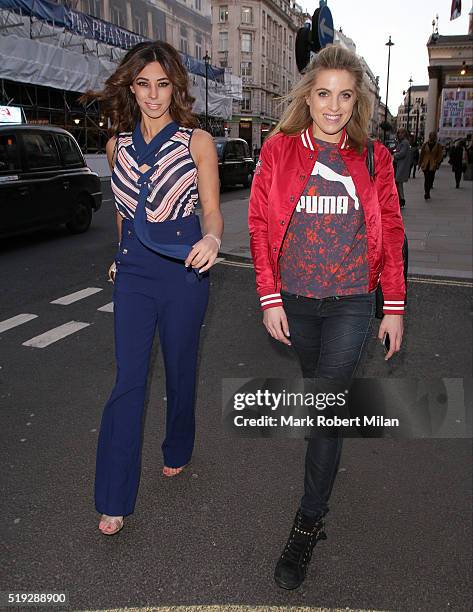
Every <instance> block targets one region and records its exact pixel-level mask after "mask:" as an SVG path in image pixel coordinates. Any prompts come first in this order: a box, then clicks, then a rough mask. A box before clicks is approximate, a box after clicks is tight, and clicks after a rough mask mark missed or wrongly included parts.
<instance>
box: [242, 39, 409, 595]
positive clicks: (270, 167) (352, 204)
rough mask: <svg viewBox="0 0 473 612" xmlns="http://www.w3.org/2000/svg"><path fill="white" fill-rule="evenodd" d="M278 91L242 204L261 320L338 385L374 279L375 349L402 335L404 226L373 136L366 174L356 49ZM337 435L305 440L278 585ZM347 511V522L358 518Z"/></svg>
mask: <svg viewBox="0 0 473 612" xmlns="http://www.w3.org/2000/svg"><path fill="white" fill-rule="evenodd" d="M287 98H288V100H289V101H290V103H289V105H288V107H287V109H286V110H285V112H284V114H283V116H282V118H281V121H280V122H279V123H278V125H277V126H276V128H275V130H274V132H273V134H272V135H271V136H270V137H269V138H268V139H266V140H265V142H264V145H263V147H262V149H261V155H260V159H259V161H258V166H257V170H256V172H255V176H254V179H253V185H252V189H251V196H250V202H249V217H248V220H249V230H250V246H251V254H252V257H253V262H254V266H255V272H256V286H257V292H258V295H259V297H260V303H261V308H262V310H263V324H264V326H265V327H266V330H267V331H268V333H269V334H270V335H271V336H272V337H273V338H275V339H276V340H278V341H280V342H282V343H283V344H286V345H292V347H293V348H294V351H295V353H296V355H297V357H298V359H299V362H300V366H301V370H302V375H303V377H304V378H325V379H332V380H336V381H337V382H339V383H342V384H343V385H349V384H350V381H351V379H352V377H353V375H354V373H355V371H356V367H357V365H358V362H359V359H360V357H361V355H362V352H363V347H364V346H365V342H366V339H367V338H368V337H369V331H370V326H371V322H372V318H373V314H374V310H375V301H376V300H375V294H376V288H377V286H378V283H379V282H380V283H381V286H382V289H383V292H384V297H385V302H384V318H383V320H382V322H381V325H380V327H379V331H378V338H380V340H381V339H382V338H384V336H385V335H386V334H387V335H388V336H389V338H390V345H391V348H390V349H389V352H388V353H387V355H386V356H385V359H390V358H391V357H392V355H393V354H394V352H395V351H398V350H399V349H400V346H401V341H402V332H403V317H402V315H403V313H404V300H405V282H404V275H403V269H404V264H403V257H402V245H403V241H404V228H403V223H402V217H401V213H400V210H399V201H398V196H397V191H396V185H395V182H394V172H393V165H392V158H391V154H390V153H389V151H388V150H387V149H386V147H385V146H384V145H382V144H381V143H380V142H378V141H376V142H375V143H374V147H373V148H374V166H375V174H374V180H372V179H371V178H370V173H369V171H368V168H367V166H366V155H367V141H368V122H369V117H370V103H369V98H368V93H367V91H366V88H365V85H364V69H363V67H362V65H361V62H360V60H359V58H358V56H357V55H356V54H355V53H353V52H351V51H347V50H346V49H343V48H342V47H339V46H335V45H330V46H327V47H325V48H324V49H322V51H320V52H319V53H317V55H316V56H315V58H314V59H313V60H312V63H311V64H310V66H309V67H308V68H307V69H306V70H305V71H304V75H303V76H302V78H301V79H300V81H299V82H298V83H297V85H296V86H295V87H294V89H293V90H292V91H291V92H290V93H289V94H288V95H287ZM407 168H408V169H409V166H407ZM365 218H366V220H368V223H365ZM343 388H346V387H345V386H344V387H343ZM342 441H343V438H342V436H341V434H340V432H339V431H338V432H336V433H335V434H334V435H327V436H324V437H311V438H310V439H309V441H308V445H307V452H306V461H305V477H304V495H303V497H302V499H301V502H300V505H299V508H298V510H297V512H296V516H295V519H294V523H293V525H292V529H291V532H290V534H289V538H288V540H287V543H286V546H285V548H284V550H283V552H282V554H281V556H280V558H279V561H278V562H277V564H276V569H275V573H274V579H275V581H276V583H277V584H278V585H279V586H280V587H282V588H284V589H295V588H297V587H299V586H300V585H301V584H302V582H303V581H304V579H305V576H306V572H307V567H308V564H309V562H310V559H311V555H312V551H313V548H314V546H315V545H316V543H317V541H318V540H319V539H321V538H323V537H324V520H323V517H324V516H325V515H326V514H327V512H328V501H329V498H330V494H331V491H332V486H333V484H334V481H335V477H336V474H337V469H338V463H339V460H340V454H341V449H342ZM367 493H368V489H366V490H365V492H364V493H361V495H362V496H363V495H365V494H367ZM282 505H285V504H282ZM346 511H347V512H348V513H349V514H350V515H351V517H352V518H351V520H352V521H354V523H358V527H356V526H355V525H354V526H353V529H354V531H355V532H356V531H357V530H358V529H359V528H361V524H362V522H360V520H359V519H360V517H358V518H356V517H355V516H354V514H353V512H351V513H350V508H347V510H346Z"/></svg>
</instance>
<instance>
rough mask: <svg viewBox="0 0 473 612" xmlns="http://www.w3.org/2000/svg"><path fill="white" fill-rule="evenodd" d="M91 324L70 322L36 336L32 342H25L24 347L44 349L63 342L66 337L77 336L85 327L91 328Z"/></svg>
mask: <svg viewBox="0 0 473 612" xmlns="http://www.w3.org/2000/svg"><path fill="white" fill-rule="evenodd" d="M89 325H90V323H81V322H80V321H69V322H68V323H64V325H60V326H59V327H54V328H53V329H50V330H49V331H47V332H44V334H40V335H39V336H35V337H34V338H31V340H27V341H26V342H23V346H32V347H34V348H44V347H45V346H49V345H50V344H53V343H54V342H57V341H58V340H62V339H63V338H65V337H66V336H70V335H71V334H75V333H76V332H78V331H80V330H81V329H84V327H89Z"/></svg>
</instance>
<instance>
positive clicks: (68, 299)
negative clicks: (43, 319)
mask: <svg viewBox="0 0 473 612" xmlns="http://www.w3.org/2000/svg"><path fill="white" fill-rule="evenodd" d="M99 291H103V289H102V288H99V287H87V289H82V290H81V291H76V292H75V293H70V294H69V295H65V296H64V297H61V298H58V299H57V300H53V301H52V302H50V303H51V304H61V305H62V306H69V304H72V303H73V302H78V301H79V300H83V299H84V298H86V297H89V295H93V294H94V293H99Z"/></svg>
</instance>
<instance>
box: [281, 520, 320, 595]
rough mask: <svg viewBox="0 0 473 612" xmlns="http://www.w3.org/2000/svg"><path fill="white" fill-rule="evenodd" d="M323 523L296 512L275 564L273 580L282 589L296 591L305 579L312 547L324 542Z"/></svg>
mask: <svg viewBox="0 0 473 612" xmlns="http://www.w3.org/2000/svg"><path fill="white" fill-rule="evenodd" d="M324 527H325V525H324V521H323V520H322V519H321V518H320V519H318V520H317V519H311V518H310V517H307V516H304V515H303V514H302V513H301V511H300V510H298V511H297V514H296V517H295V519H294V524H293V526H292V529H291V533H290V534H289V539H288V541H287V543H286V546H285V548H284V550H283V552H282V554H281V556H280V558H279V561H278V562H277V564H276V569H275V572H274V580H275V581H276V584H277V585H278V586H280V587H281V588H283V589H288V590H291V589H297V587H299V586H300V585H301V584H302V583H303V582H304V579H305V576H306V573H307V568H308V566H309V563H310V559H311V557H312V551H313V550H314V546H315V545H316V544H317V542H318V541H319V540H326V539H327V536H326V534H325V531H324Z"/></svg>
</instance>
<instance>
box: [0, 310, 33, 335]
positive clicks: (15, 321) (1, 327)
mask: <svg viewBox="0 0 473 612" xmlns="http://www.w3.org/2000/svg"><path fill="white" fill-rule="evenodd" d="M37 316H38V315H34V314H27V313H24V314H19V315H16V316H15V317H11V318H10V319H5V321H0V334H2V333H3V332H5V331H7V330H8V329H12V328H13V327H17V326H18V325H23V323H28V321H32V320H33V319H36V318H37Z"/></svg>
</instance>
